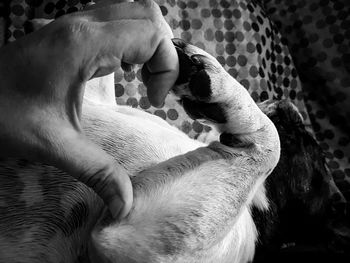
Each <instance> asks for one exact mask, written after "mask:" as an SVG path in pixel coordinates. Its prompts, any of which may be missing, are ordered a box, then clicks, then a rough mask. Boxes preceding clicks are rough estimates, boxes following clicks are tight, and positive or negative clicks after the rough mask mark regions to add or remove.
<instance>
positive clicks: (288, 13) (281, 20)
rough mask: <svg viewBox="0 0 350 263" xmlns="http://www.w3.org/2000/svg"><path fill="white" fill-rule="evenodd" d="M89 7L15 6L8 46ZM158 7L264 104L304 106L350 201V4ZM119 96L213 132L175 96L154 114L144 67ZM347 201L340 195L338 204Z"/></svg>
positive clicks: (205, 1) (289, 1) (222, 2)
mask: <svg viewBox="0 0 350 263" xmlns="http://www.w3.org/2000/svg"><path fill="white" fill-rule="evenodd" d="M88 2H90V1H89V0H13V1H12V2H11V6H10V7H11V8H10V9H11V14H10V19H11V24H10V27H9V30H8V32H7V39H8V40H9V41H13V40H15V39H17V38H19V37H21V36H23V34H24V32H25V28H26V21H27V20H28V19H30V18H33V17H37V18H56V17H59V16H62V15H64V14H66V13H70V12H75V11H77V10H79V9H81V8H82V7H84V6H85V5H86V4H87V3H88ZM156 2H157V3H158V4H159V5H160V8H161V11H162V13H163V15H164V17H165V19H166V20H167V22H168V23H169V25H170V27H171V28H172V30H173V32H174V35H175V37H178V38H182V39H184V40H185V41H188V42H191V43H192V44H194V45H196V46H198V47H200V48H202V49H204V50H206V51H207V52H209V53H210V54H212V55H214V56H215V57H216V58H217V60H218V61H219V62H220V63H221V64H222V65H223V67H224V68H225V69H226V70H227V71H228V72H229V73H230V74H231V75H232V76H233V77H235V78H236V79H237V80H238V81H239V82H240V83H241V84H242V85H243V86H244V87H246V88H247V89H248V91H249V92H250V94H251V96H252V97H253V99H254V100H255V101H256V102H259V101H264V100H266V99H272V98H275V99H282V98H289V99H291V100H292V101H293V102H294V103H295V104H296V105H297V107H298V108H299V110H300V111H301V113H302V115H303V116H304V118H305V120H306V124H307V126H308V125H310V127H309V128H310V130H311V124H312V128H313V130H314V131H315V136H316V138H317V140H318V141H319V142H320V144H321V146H322V148H323V149H324V151H325V153H326V158H327V163H328V165H329V167H330V169H331V171H332V175H333V177H334V179H335V180H336V183H337V185H338V186H339V188H340V189H341V190H342V192H343V193H344V195H345V196H346V198H347V199H348V200H349V199H350V194H349V190H350V183H349V182H350V179H349V178H350V165H349V162H350V157H349V152H350V148H349V147H350V143H349V142H350V139H349V134H350V133H349V120H350V104H349V99H350V97H349V96H350V94H349V93H350V89H349V87H350V78H349V71H350V45H349V39H350V29H349V28H350V18H349V13H350V10H349V5H350V3H349V2H348V1H347V0H343V1H342V0H339V1H336V0H334V1H329V0H264V1H263V0H257V1H254V0H245V1H244V0H236V1H227V0H218V1H216V0H196V1H194V0H188V1H181V0H178V1H175V0H158V1H156ZM294 63H295V64H294ZM298 74H300V78H299V75H298ZM300 79H301V80H300ZM302 85H303V90H302V88H301V87H302ZM115 92H116V101H117V103H118V104H127V105H131V106H132V107H135V108H140V109H143V110H145V111H147V112H150V113H152V114H155V115H157V116H160V117H161V118H163V119H165V120H167V121H168V122H169V123H171V124H173V125H175V126H177V127H179V128H180V129H181V130H183V131H184V132H185V133H187V134H188V135H189V136H191V137H193V138H196V137H197V136H198V135H199V134H201V133H203V132H206V131H208V130H209V127H206V126H203V125H201V124H200V123H198V122H197V121H192V120H191V119H189V118H188V116H187V115H186V113H185V112H184V111H183V109H182V108H181V107H180V106H179V105H177V102H176V101H175V100H174V98H172V97H171V96H169V97H168V98H167V99H166V101H165V104H164V106H163V107H162V108H160V109H157V108H154V107H152V106H151V105H150V103H149V101H148V98H147V96H146V89H145V86H144V85H143V84H142V82H141V74H140V67H136V68H135V70H134V71H132V72H130V73H125V72H123V71H122V70H121V69H120V70H118V71H117V72H116V74H115ZM304 94H306V97H305V101H306V106H305V104H304ZM308 113H309V114H308ZM309 116H310V117H309ZM341 197H342V196H341V194H340V193H339V194H338V196H337V197H336V196H335V197H334V198H335V199H341Z"/></svg>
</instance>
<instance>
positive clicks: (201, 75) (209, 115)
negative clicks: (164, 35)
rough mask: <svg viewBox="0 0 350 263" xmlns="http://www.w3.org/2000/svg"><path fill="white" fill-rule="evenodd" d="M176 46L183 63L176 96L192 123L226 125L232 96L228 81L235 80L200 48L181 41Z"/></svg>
mask: <svg viewBox="0 0 350 263" xmlns="http://www.w3.org/2000/svg"><path fill="white" fill-rule="evenodd" d="M173 43H174V45H175V48H176V50H177V53H178V57H179V62H180V72H179V77H178V79H177V81H176V83H175V87H174V88H173V90H172V91H173V93H174V94H175V95H176V96H177V97H179V99H180V101H179V102H180V104H181V105H182V106H183V107H184V109H185V111H186V112H187V114H188V115H189V116H190V117H191V118H192V119H197V120H202V121H203V120H206V121H209V122H211V123H216V124H221V123H225V122H226V121H227V120H226V115H225V114H226V113H225V111H226V110H225V105H226V104H227V99H228V97H230V96H229V94H228V93H230V92H231V91H230V90H229V86H231V88H232V85H228V83H227V82H228V81H230V80H231V79H232V78H231V77H230V76H229V75H228V73H227V72H226V71H225V70H224V69H223V68H222V67H221V65H220V64H219V62H218V61H217V60H216V59H215V58H213V57H212V56H211V55H209V54H208V53H206V52H204V51H203V50H201V49H200V48H197V47H195V46H193V45H190V44H187V43H185V42H184V41H182V40H180V39H174V40H173Z"/></svg>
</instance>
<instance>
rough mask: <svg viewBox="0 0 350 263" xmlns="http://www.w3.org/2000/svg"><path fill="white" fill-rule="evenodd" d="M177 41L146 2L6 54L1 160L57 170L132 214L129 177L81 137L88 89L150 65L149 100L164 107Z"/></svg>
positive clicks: (83, 19) (52, 28) (68, 19)
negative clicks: (124, 67) (125, 69)
mask: <svg viewBox="0 0 350 263" xmlns="http://www.w3.org/2000/svg"><path fill="white" fill-rule="evenodd" d="M171 37H172V36H171V33H169V29H168V27H167V26H166V23H165V21H164V19H163V17H162V15H161V12H160V10H159V8H158V6H157V5H155V4H154V3H153V1H150V0H144V1H139V2H124V3H117V4H113V5H102V6H98V7H97V8H93V9H90V10H86V11H84V12H79V13H74V14H70V15H67V16H64V17H61V18H60V19H58V20H56V21H54V22H52V23H50V24H48V25H47V26H45V27H43V28H42V29H40V30H39V31H37V32H35V33H33V34H30V35H27V36H25V37H23V38H21V39H19V40H17V41H16V42H14V43H11V44H8V45H7V46H5V47H3V48H1V49H0V127H1V129H0V145H1V147H0V156H4V157H8V156H14V157H22V158H26V159H29V160H33V161H41V162H46V163H48V164H51V165H54V166H57V167H58V168H61V169H62V170H64V171H67V172H68V173H70V174H71V175H72V176H74V177H75V178H77V179H78V180H80V181H82V182H83V183H85V184H86V185H88V186H90V187H92V188H93V189H94V190H95V192H96V193H97V194H98V195H99V196H100V197H101V198H102V199H103V200H104V201H105V203H106V204H108V205H109V208H110V210H111V212H112V214H113V215H114V216H115V217H123V216H125V215H127V214H128V212H129V210H130V208H131V205H132V187H131V182H130V179H129V177H128V176H127V174H126V172H125V171H124V170H123V168H122V167H120V166H119V165H118V164H117V163H116V161H115V160H113V159H112V158H111V157H110V156H109V155H107V154H106V153H105V152H104V151H103V150H102V149H100V148H99V147H98V146H96V145H95V144H93V143H92V142H90V141H89V140H88V139H86V138H85V137H84V135H83V133H82V129H81V126H80V117H81V107H82V100H83V95H84V88H85V83H86V82H87V81H88V80H89V79H92V78H94V77H99V76H104V75H107V74H109V73H111V72H113V71H114V70H115V69H116V68H117V67H119V66H120V65H121V64H122V63H126V64H141V63H145V66H144V68H145V70H144V71H145V74H144V76H145V80H146V85H147V86H148V87H149V95H150V101H151V102H152V103H153V104H154V105H159V104H161V103H162V102H163V100H164V98H165V96H166V94H167V93H168V90H169V89H170V88H171V87H172V86H173V84H174V83H175V81H176V78H177V74H178V59H177V54H176V51H175V48H174V46H173V44H172V42H171ZM155 84H157V87H162V88H163V89H161V90H157V89H156V85H155Z"/></svg>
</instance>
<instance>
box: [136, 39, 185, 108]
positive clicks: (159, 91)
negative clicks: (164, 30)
mask: <svg viewBox="0 0 350 263" xmlns="http://www.w3.org/2000/svg"><path fill="white" fill-rule="evenodd" d="M141 72H142V80H143V82H144V84H145V85H146V87H147V95H148V98H149V101H150V103H151V104H152V105H153V106H155V107H160V106H161V105H162V104H163V102H164V100H165V98H166V96H167V94H168V92H169V91H170V89H171V88H172V87H173V86H174V84H175V81H176V79H177V77H178V74H179V59H178V56H177V53H176V50H175V47H174V45H173V43H172V41H171V39H170V38H164V39H163V40H162V41H160V43H159V45H158V47H157V49H156V51H155V53H154V54H153V56H152V57H151V59H150V60H149V61H148V62H147V63H145V64H144V66H143V67H142V71H141Z"/></svg>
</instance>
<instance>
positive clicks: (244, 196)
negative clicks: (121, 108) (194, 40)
mask: <svg viewBox="0 0 350 263" xmlns="http://www.w3.org/2000/svg"><path fill="white" fill-rule="evenodd" d="M175 45H176V47H177V49H178V55H179V58H180V77H179V80H178V83H177V84H178V86H177V87H176V88H175V89H174V92H175V94H176V95H177V96H179V98H180V101H181V103H182V105H183V106H184V109H185V110H186V111H187V113H188V114H189V115H190V116H191V117H192V118H194V119H202V120H205V121H206V122H210V123H212V124H213V125H215V126H216V128H217V129H218V130H219V131H220V133H221V135H220V142H213V143H211V144H210V145H208V146H207V147H200V148H198V149H196V150H194V151H191V152H188V153H186V154H184V155H180V156H176V157H174V158H172V159H169V160H168V161H165V162H162V163H160V164H158V165H155V166H153V167H150V168H148V169H146V170H144V171H142V172H141V173H139V174H138V175H137V176H135V177H133V178H132V181H133V187H134V207H133V209H132V211H131V213H130V214H129V216H128V217H127V218H125V219H124V220H123V221H122V222H117V223H110V224H108V225H107V226H104V227H102V226H101V227H100V228H99V229H96V231H95V232H94V233H93V238H92V247H93V248H94V249H95V250H96V254H95V256H96V255H98V257H100V258H99V259H98V260H99V261H103V259H105V260H106V262H110V261H111V262H138V263H141V262H145V263H146V262H179V263H180V262H181V263H195V262H196V263H197V262H198V263H209V262H210V263H214V262H221V263H224V262H246V261H249V260H251V259H252V257H253V254H254V242H255V232H254V231H255V225H254V223H253V221H252V219H251V216H250V214H249V204H250V202H251V199H252V198H253V196H254V193H255V191H256V189H257V188H258V186H259V185H260V184H261V183H262V182H263V181H264V180H265V178H266V177H267V176H268V174H269V173H270V172H271V171H272V169H273V168H274V167H275V165H276V164H277V162H278V159H279V151H280V145H279V137H278V134H277V131H276V129H275V127H274V125H273V124H272V122H271V121H270V120H269V119H268V118H267V117H266V116H265V115H264V114H263V113H262V112H261V111H260V109H259V108H258V107H257V106H256V104H255V103H254V101H253V100H252V99H251V97H250V96H249V94H248V92H247V91H246V90H245V88H244V87H243V86H241V85H240V84H239V83H238V82H237V81H236V80H234V79H233V78H232V77H230V76H229V74H228V73H226V72H225V71H224V69H223V68H222V67H221V66H220V65H219V64H218V62H217V61H216V60H215V59H214V58H212V57H211V56H210V55H209V54H206V53H205V52H203V51H202V50H200V49H198V48H196V47H193V46H190V45H187V44H185V43H183V42H175Z"/></svg>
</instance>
